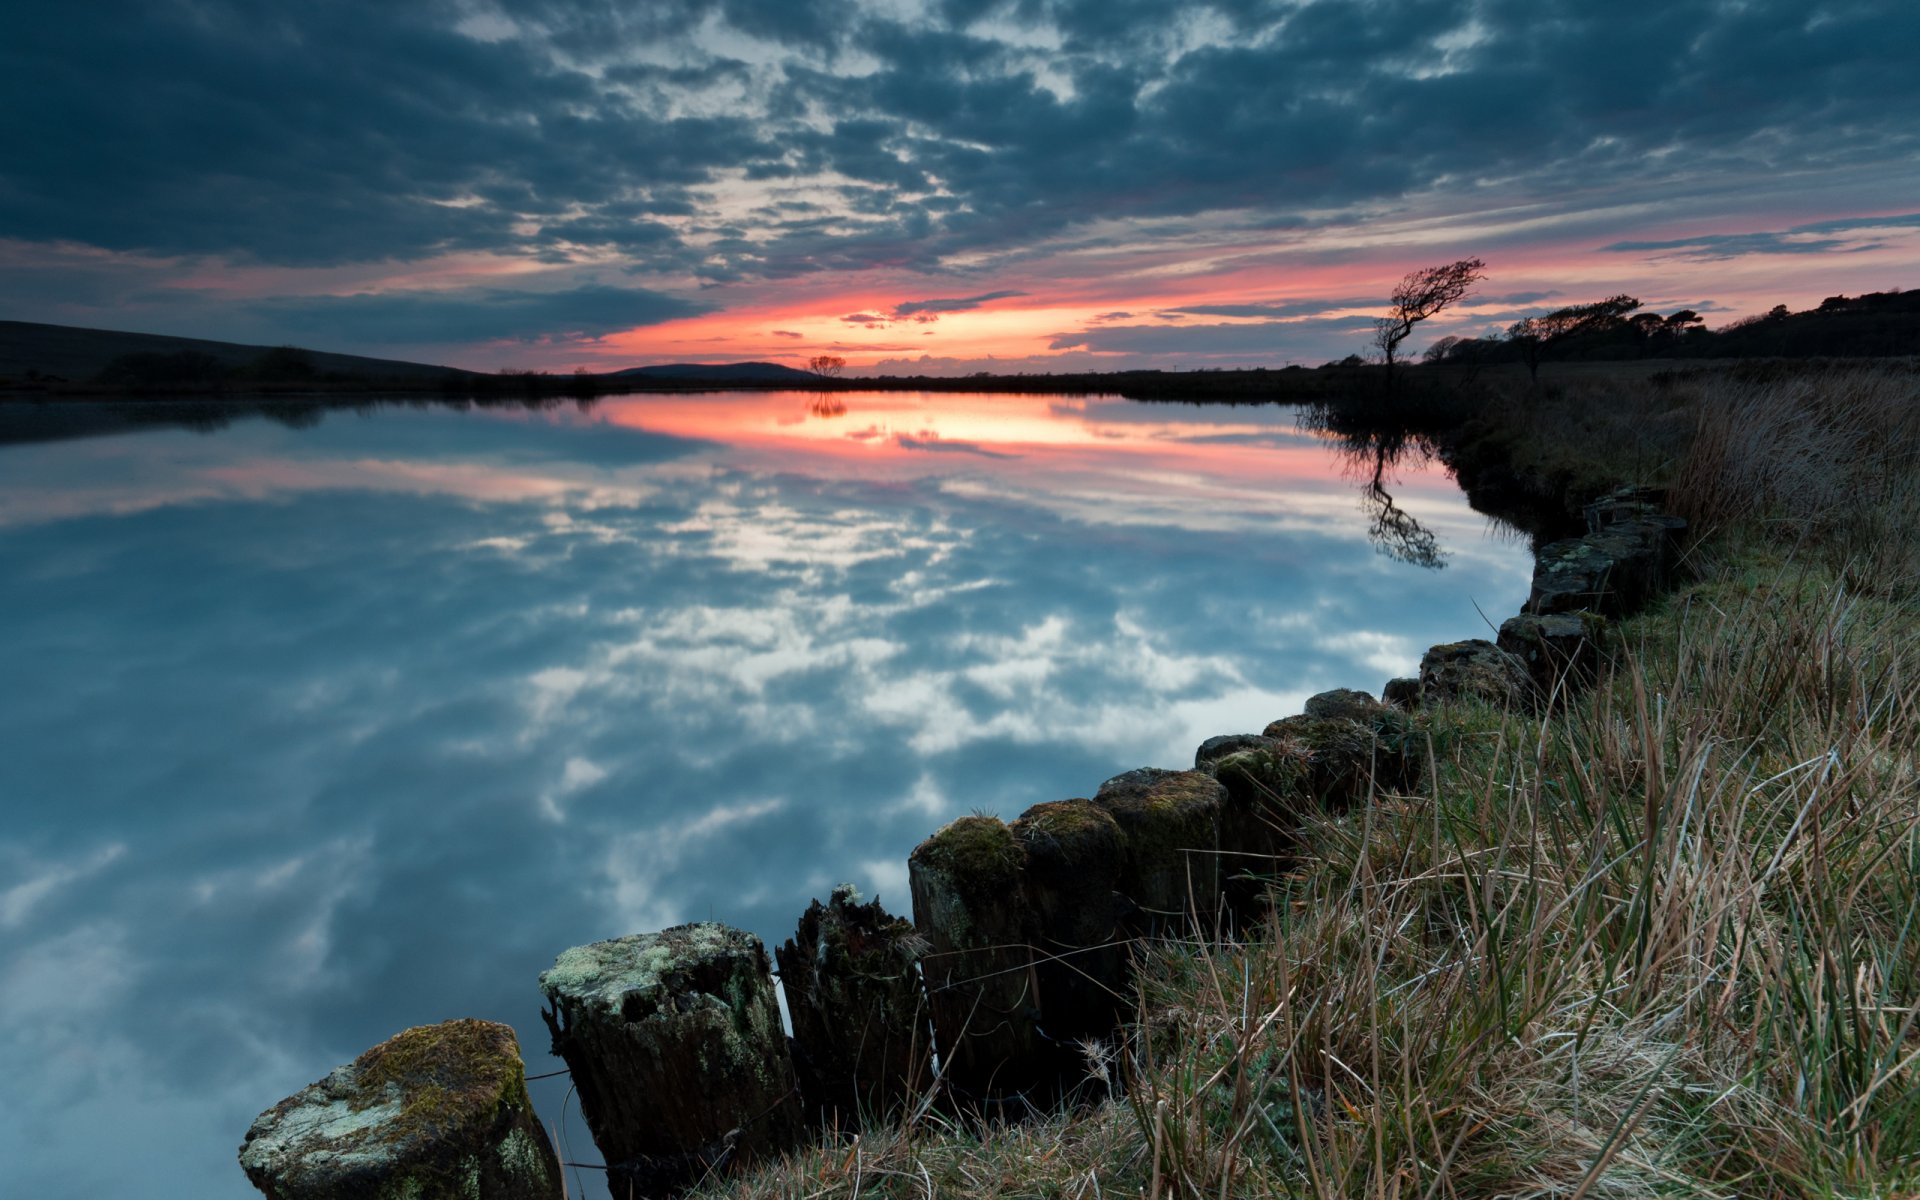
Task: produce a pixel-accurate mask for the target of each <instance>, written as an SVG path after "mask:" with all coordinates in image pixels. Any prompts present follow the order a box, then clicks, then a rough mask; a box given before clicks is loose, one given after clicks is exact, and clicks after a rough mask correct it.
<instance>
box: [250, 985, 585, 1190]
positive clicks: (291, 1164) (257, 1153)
mask: <svg viewBox="0 0 1920 1200" xmlns="http://www.w3.org/2000/svg"><path fill="white" fill-rule="evenodd" d="M240 1167H241V1169H242V1170H244V1171H245V1172H246V1173H247V1178H248V1179H249V1180H251V1181H252V1182H253V1185H254V1186H255V1187H257V1188H259V1189H260V1191H261V1192H262V1193H264V1194H265V1195H267V1196H269V1197H272V1198H273V1200H361V1198H362V1197H379V1198H382V1200H384V1198H386V1197H394V1198H396V1200H400V1198H404V1200H522V1198H525V1200H535V1198H538V1200H548V1198H552V1200H560V1197H562V1196H563V1195H564V1191H563V1189H562V1185H561V1179H560V1163H559V1161H558V1160H557V1159H556V1158H555V1156H554V1153H553V1147H552V1145H551V1144H550V1143H549V1142H548V1141H547V1135H546V1131H545V1130H544V1129H543V1128H542V1127H541V1125H540V1122H539V1120H538V1119H537V1118H536V1117H535V1116H534V1114H533V1105H532V1103H531V1102H530V1101H529V1100H528V1098H527V1080H526V1068H525V1067H524V1066H523V1065H522V1064H521V1060H520V1044H519V1042H518V1041H517V1040H515V1038H514V1036H513V1030H512V1029H511V1028H509V1027H508V1026H505V1025H499V1024H495V1023H494V1022H492V1021H475V1020H460V1021H447V1022H444V1023H442V1024H439V1025H426V1026H422V1027H420V1028H417V1029H409V1030H407V1031H406V1032H404V1033H401V1034H399V1035H397V1036H395V1037H393V1038H390V1039H389V1040H387V1041H385V1042H382V1043H381V1044H380V1045H378V1046H375V1047H374V1048H373V1049H371V1050H368V1051H367V1052H366V1053H365V1054H362V1055H361V1056H360V1057H359V1058H356V1059H354V1060H353V1061H352V1062H351V1063H348V1064H347V1065H345V1066H343V1067H338V1068H336V1069H335V1070H334V1071H333V1073H332V1074H330V1075H328V1076H327V1077H326V1078H325V1079H322V1080H320V1081H319V1082H317V1083H314V1084H311V1085H309V1086H308V1087H306V1088H305V1089H303V1090H301V1091H299V1092H296V1093H294V1094H293V1095H292V1096H289V1097H287V1098H286V1099H285V1100H282V1101H281V1102H280V1103H278V1104H276V1105H274V1106H273V1107H272V1108H270V1109H268V1110H267V1111H265V1112H263V1113H261V1114H260V1116H259V1117H258V1118H256V1119H255V1120H254V1122H253V1127H252V1128H251V1129H249V1130H248V1131H247V1138H246V1142H245V1144H244V1145H242V1146H241V1147H240Z"/></svg>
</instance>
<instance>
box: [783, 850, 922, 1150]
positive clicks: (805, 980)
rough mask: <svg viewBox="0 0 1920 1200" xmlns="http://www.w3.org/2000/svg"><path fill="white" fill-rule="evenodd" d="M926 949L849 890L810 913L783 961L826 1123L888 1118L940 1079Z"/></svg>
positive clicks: (810, 1099) (807, 1080) (809, 1099)
mask: <svg viewBox="0 0 1920 1200" xmlns="http://www.w3.org/2000/svg"><path fill="white" fill-rule="evenodd" d="M925 945H926V943H925V942H924V941H923V940H922V939H921V937H920V935H919V934H918V933H917V932H915V930H914V928H913V922H911V921H908V920H905V919H903V918H900V917H894V916H890V915H889V914H888V913H887V911H886V910H885V909H884V908H881V907H880V902H879V901H878V900H873V901H870V902H868V903H864V904H863V903H861V901H860V893H859V892H858V891H856V890H855V889H854V886H853V885H852V884H850V883H847V884H841V885H840V886H839V887H837V888H835V889H833V894H832V896H831V897H829V899H828V900H827V903H825V904H821V903H820V902H819V901H818V900H816V901H814V902H813V903H812V904H810V905H808V906H807V911H806V912H805V913H804V914H802V915H801V917H800V927H799V929H798V931H796V933H795V934H794V936H793V937H791V938H789V939H788V940H787V942H786V944H785V945H783V946H781V947H779V948H778V949H777V950H776V951H775V952H774V954H775V956H776V957H777V958H778V959H779V962H780V983H781V985H782V987H783V988H784V989H785V991H786V994H787V1014H788V1015H789V1016H790V1017H791V1018H792V1020H793V1065H794V1070H795V1072H796V1073H797V1074H798V1075H799V1078H800V1094H801V1096H802V1098H803V1099H804V1100H805V1101H806V1104H807V1107H808V1109H809V1110H810V1111H811V1112H812V1113H813V1115H814V1116H815V1117H816V1119H818V1120H820V1121H821V1122H822V1123H825V1124H831V1125H837V1126H838V1127H839V1128H842V1129H847V1128H853V1129H858V1128H860V1127H862V1126H863V1125H864V1124H866V1123H867V1122H868V1120H869V1119H885V1118H888V1117H891V1116H893V1115H895V1114H897V1113H898V1112H899V1111H900V1109H901V1108H902V1106H903V1105H905V1104H907V1103H909V1102H910V1101H912V1100H913V1099H914V1098H915V1097H916V1096H918V1095H920V1094H921V1093H922V1092H924V1091H925V1089H926V1087H927V1086H928V1084H929V1083H930V1082H931V1080H932V1078H933V1027H932V1024H931V1023H930V1018H929V1015H928V1012H927V1004H926V994H925V992H924V991H923V990H922V988H921V986H920V971H919V965H918V964H919V959H920V952H921V950H922V949H924V947H925Z"/></svg>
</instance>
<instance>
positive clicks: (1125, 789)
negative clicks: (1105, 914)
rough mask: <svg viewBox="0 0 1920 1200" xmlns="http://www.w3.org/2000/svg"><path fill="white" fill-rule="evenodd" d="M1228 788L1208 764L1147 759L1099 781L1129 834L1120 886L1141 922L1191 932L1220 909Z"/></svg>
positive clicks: (1150, 930) (1139, 925) (1099, 797)
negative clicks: (1185, 767) (1169, 765)
mask: <svg viewBox="0 0 1920 1200" xmlns="http://www.w3.org/2000/svg"><path fill="white" fill-rule="evenodd" d="M1226 799H1227V792H1226V789H1225V788H1223V787H1221V786H1220V783H1219V781H1218V780H1216V779H1214V778H1213V777H1212V776H1211V775H1208V774H1206V773H1205V772H1203V771H1169V770H1165V769H1163V768H1160V767H1140V768H1138V769H1136V770H1132V771H1128V772H1126V773H1125V774H1122V775H1116V776H1114V777H1113V778H1112V779H1109V780H1107V781H1106V782H1105V783H1103V784H1101V785H1100V790H1099V791H1097V792H1095V793H1094V796H1093V802H1094V803H1095V804H1096V805H1098V806H1099V807H1101V808H1103V809H1105V810H1106V811H1107V812H1108V813H1109V814H1110V815H1111V816H1112V817H1113V819H1114V821H1115V823H1116V824H1118V825H1119V827H1120V832H1121V833H1122V834H1123V835H1125V837H1126V852H1125V854H1124V855H1123V856H1122V858H1121V866H1120V891H1121V893H1122V894H1123V895H1125V896H1126V897H1127V899H1129V900H1131V901H1133V904H1134V907H1135V913H1134V917H1133V920H1132V922H1131V923H1132V925H1133V927H1134V929H1135V930H1136V931H1137V932H1139V933H1143V934H1160V933H1167V932H1173V933H1184V932H1187V931H1189V930H1190V929H1191V928H1192V926H1193V924H1194V923H1195V922H1196V921H1197V922H1198V923H1199V924H1200V925H1201V926H1203V927H1208V926H1211V924H1212V922H1213V920H1214V917H1215V916H1216V915H1217V914H1218V912H1219V909H1220V859H1219V850H1220V815H1221V812H1222V810H1223V809H1224V808H1225V805H1226Z"/></svg>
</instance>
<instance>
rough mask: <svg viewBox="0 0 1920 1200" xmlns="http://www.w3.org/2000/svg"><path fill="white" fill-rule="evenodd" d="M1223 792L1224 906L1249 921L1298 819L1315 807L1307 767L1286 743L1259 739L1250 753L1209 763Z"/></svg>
mask: <svg viewBox="0 0 1920 1200" xmlns="http://www.w3.org/2000/svg"><path fill="white" fill-rule="evenodd" d="M1214 778H1216V779H1218V780H1219V781H1220V785H1221V786H1222V787H1224V788H1225V789H1226V792H1227V802H1226V805H1225V807H1224V808H1223V809H1222V811H1221V816H1220V867H1221V872H1222V875H1223V876H1224V878H1223V880H1222V887H1223V890H1224V891H1225V894H1226V897H1227V903H1228V906H1229V907H1230V908H1231V909H1232V911H1233V913H1234V914H1235V916H1236V917H1238V918H1240V919H1249V918H1253V917H1256V916H1257V915H1258V914H1259V913H1260V912H1262V911H1264V908H1265V898H1266V890H1267V884H1268V883H1269V882H1270V881H1271V880H1272V879H1273V878H1274V877H1276V876H1277V875H1279V874H1280V873H1281V872H1282V871H1284V870H1285V869H1286V867H1287V864H1288V862H1289V860H1290V858H1291V856H1292V853H1293V850H1294V847H1295V842H1296V839H1295V836H1294V835H1295V832H1296V831H1297V830H1298V828H1299V825H1300V815H1301V813H1302V812H1303V811H1306V810H1307V809H1309V808H1312V807H1316V806H1317V805H1318V803H1319V801H1318V799H1317V798H1316V797H1315V796H1314V794H1313V786H1312V785H1313V766H1312V763H1311V762H1310V761H1309V760H1308V758H1307V757H1306V756H1305V755H1303V754H1301V753H1299V752H1298V750H1297V749H1295V748H1292V747H1289V746H1288V745H1287V744H1286V743H1284V742H1282V741H1280V740H1277V739H1274V738H1269V737H1264V736H1263V737H1262V738H1261V739H1260V745H1259V746H1258V747H1256V748H1254V749H1249V750H1242V751H1240V752H1239V753H1237V754H1229V755H1227V756H1226V757H1225V758H1222V759H1220V760H1219V761H1218V762H1216V763H1215V764H1214Z"/></svg>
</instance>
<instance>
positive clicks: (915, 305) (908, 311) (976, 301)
mask: <svg viewBox="0 0 1920 1200" xmlns="http://www.w3.org/2000/svg"><path fill="white" fill-rule="evenodd" d="M1026 294H1027V293H1025V292H986V293H983V294H981V295H978V296H965V297H961V298H959V299H953V300H909V301H907V302H906V303H904V304H896V305H894V308H893V315H894V316H895V317H896V318H897V317H911V316H915V315H917V314H938V313H957V312H972V311H973V310H974V309H976V308H979V307H980V306H981V305H982V304H987V303H990V302H991V301H994V300H1010V299H1012V298H1013V297H1015V296H1024V295H1026Z"/></svg>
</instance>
